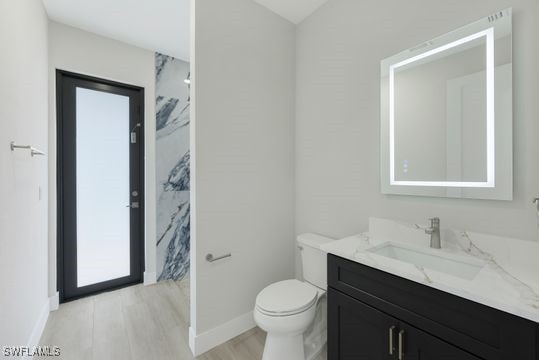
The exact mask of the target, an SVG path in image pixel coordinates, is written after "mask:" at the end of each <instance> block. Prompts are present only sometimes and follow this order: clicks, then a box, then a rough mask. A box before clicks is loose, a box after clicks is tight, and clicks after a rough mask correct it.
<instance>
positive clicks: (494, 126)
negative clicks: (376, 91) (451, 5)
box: [380, 8, 513, 200]
mask: <svg viewBox="0 0 539 360" xmlns="http://www.w3.org/2000/svg"><path fill="white" fill-rule="evenodd" d="M511 17H512V9H510V8H509V9H505V10H503V11H499V12H496V13H495V14H493V15H490V16H488V17H486V18H483V19H481V20H479V21H476V22H474V23H472V24H469V25H467V26H464V27H461V28H459V29H457V30H455V31H452V32H449V33H447V34H445V35H442V36H439V37H437V38H435V39H433V40H431V41H427V42H425V43H423V44H421V45H419V46H415V47H413V48H411V49H409V50H406V51H403V52H401V53H399V54H397V55H394V56H391V57H389V58H386V59H384V60H382V61H381V102H380V103H381V112H380V115H381V190H382V193H384V194H400V195H421V196H436V197H458V198H476V199H496V200H512V196H513V183H512V180H513V169H512V116H511V119H510V120H509V121H510V123H511V124H510V125H511V126H509V128H508V127H507V126H503V125H504V124H501V123H502V122H503V121H507V120H504V119H498V118H497V117H496V113H495V48H494V47H495V38H496V30H497V29H498V31H502V33H503V31H507V27H509V31H511V26H512V22H511ZM510 36H512V31H511V35H510ZM482 37H485V40H486V66H485V71H486V95H487V96H486V107H487V109H486V120H487V122H486V131H487V134H486V139H487V141H486V142H487V151H486V154H487V161H486V166H487V179H486V181H477V182H472V181H421V180H412V181H402V180H397V179H396V178H395V104H394V101H395V89H394V79H395V70H396V69H398V68H399V67H402V66H405V65H409V64H411V63H413V62H416V61H419V60H422V59H425V58H427V57H429V56H433V55H436V54H439V53H441V52H443V51H447V50H449V49H451V48H454V47H457V46H460V45H464V44H466V43H468V42H470V41H473V40H476V39H479V38H482ZM511 52H512V50H511ZM511 57H512V54H511ZM511 64H512V59H511ZM511 92H512V91H511ZM510 110H511V114H512V99H511V109H510ZM497 120H499V121H497ZM502 130H503V132H501V131H502ZM497 143H500V144H502V145H503V146H496V144H497ZM502 153H503V154H502ZM507 153H509V155H510V156H507ZM504 154H505V155H504ZM497 158H499V159H497ZM500 165H501V166H500ZM440 188H441V189H440ZM448 188H453V190H452V191H449V190H447V191H445V192H444V191H443V189H448ZM469 188H474V189H476V190H475V191H471V192H470V191H468V192H467V194H463V193H464V192H463V191H462V189H469Z"/></svg>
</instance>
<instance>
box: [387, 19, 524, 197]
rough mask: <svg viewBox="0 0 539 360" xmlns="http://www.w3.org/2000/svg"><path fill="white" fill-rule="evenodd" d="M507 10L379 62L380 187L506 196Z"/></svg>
mask: <svg viewBox="0 0 539 360" xmlns="http://www.w3.org/2000/svg"><path fill="white" fill-rule="evenodd" d="M511 42H512V22H511V9H506V10H503V11H499V12H496V13H494V14H491V15H489V16H487V17H486V18H484V19H481V20H479V21H477V22H475V23H473V24H470V25H467V26H464V27H462V28H460V29H457V30H455V31H452V32H450V33H448V34H445V35H443V36H440V37H437V38H435V39H433V40H430V41H427V42H425V43H423V44H420V45H418V46H415V47H413V48H411V49H408V50H406V51H403V52H401V53H399V54H397V55H394V56H391V57H389V58H387V59H384V60H383V61H382V62H381V188H382V192H383V193H386V194H401V195H423V196H438V197H460V198H475V199H497V200H511V199H512V193H513V191H512V190H513V181H512V180H513V170H512V156H513V155H512V46H511Z"/></svg>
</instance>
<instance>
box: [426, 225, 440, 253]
mask: <svg viewBox="0 0 539 360" xmlns="http://www.w3.org/2000/svg"><path fill="white" fill-rule="evenodd" d="M429 220H430V227H429V228H426V229H425V234H428V235H430V247H431V248H433V249H441V248H442V244H441V241H440V218H437V217H435V218H432V219H429Z"/></svg>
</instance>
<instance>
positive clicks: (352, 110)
mask: <svg viewBox="0 0 539 360" xmlns="http://www.w3.org/2000/svg"><path fill="white" fill-rule="evenodd" d="M538 4H539V3H537V1H535V0H514V1H508V0H493V1H475V2H474V1H465V0H456V1H427V0H411V1H390V0H366V1H357V0H332V1H329V2H328V3H327V4H326V5H324V6H323V7H322V8H321V9H320V10H319V11H318V12H316V13H315V14H314V15H312V16H311V17H310V18H308V19H307V20H306V21H304V22H303V23H302V24H300V26H299V28H298V34H297V40H296V41H297V64H296V68H297V78H296V79H297V91H296V97H297V103H296V112H297V118H296V182H297V186H296V232H297V233H301V232H306V231H313V232H318V233H321V234H325V235H329V236H333V237H340V236H345V235H349V234H353V233H357V232H359V231H362V230H365V229H366V228H367V225H368V223H367V219H368V217H369V216H378V217H389V218H395V219H402V220H408V221H413V222H426V219H427V218H428V217H432V216H439V217H440V218H441V220H442V226H451V227H457V228H465V229H470V230H473V231H478V232H485V233H491V234H499V235H506V236H511V237H516V238H522V239H528V240H536V241H537V240H539V229H538V228H537V218H536V212H535V211H534V209H533V206H532V203H531V201H532V198H533V197H538V196H539V160H538V159H539V141H537V134H539V122H538V121H537V118H538V116H539V111H538V110H539V109H538V104H539V102H538V101H537V99H538V98H539V90H538V89H539V86H538V83H537V79H538V78H539V71H538V70H537V63H539V52H538V47H539V44H538V43H537V37H536V34H538V33H539V27H538V24H539V22H538V21H537V15H539V12H538V10H539V6H538ZM510 6H512V7H513V36H514V49H513V51H514V58H513V60H514V62H513V68H514V78H513V80H514V97H513V98H514V148H515V152H514V154H515V155H514V168H515V181H514V184H515V191H514V201H510V202H504V201H479V200H463V199H434V198H423V197H409V196H384V195H381V194H380V178H379V173H380V165H379V162H380V156H379V151H380V150H379V141H380V140H379V139H380V136H379V135H380V134H379V127H380V110H379V108H380V95H379V94H380V91H379V89H380V60H381V59H384V58H386V57H388V56H391V55H394V54H396V53H398V52H400V51H401V50H404V49H407V48H410V47H412V46H415V45H417V44H420V43H422V42H424V41H427V40H430V39H432V38H434V37H436V36H438V35H440V34H443V33H446V32H448V31H451V30H453V29H456V28H458V27H460V26H463V25H466V24H468V23H471V22H473V21H475V20H478V19H480V18H482V17H485V16H487V15H489V14H490V13H492V12H494V11H496V10H501V9H504V8H506V7H510Z"/></svg>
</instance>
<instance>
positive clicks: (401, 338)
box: [399, 330, 404, 360]
mask: <svg viewBox="0 0 539 360" xmlns="http://www.w3.org/2000/svg"><path fill="white" fill-rule="evenodd" d="M399 360H404V330H401V331H399Z"/></svg>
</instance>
